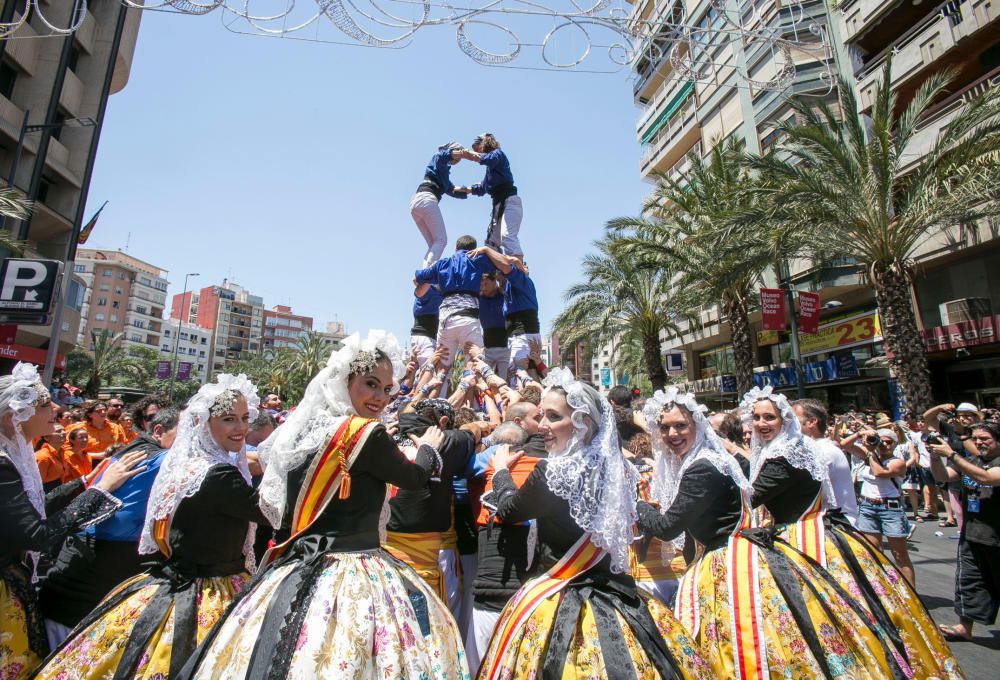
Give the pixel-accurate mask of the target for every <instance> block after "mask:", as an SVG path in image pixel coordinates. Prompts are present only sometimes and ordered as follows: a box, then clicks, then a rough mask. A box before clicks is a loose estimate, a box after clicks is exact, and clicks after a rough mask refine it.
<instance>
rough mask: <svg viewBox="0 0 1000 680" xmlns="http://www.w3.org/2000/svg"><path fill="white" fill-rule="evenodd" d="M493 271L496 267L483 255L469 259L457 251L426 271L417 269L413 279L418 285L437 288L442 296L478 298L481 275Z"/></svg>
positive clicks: (464, 253)
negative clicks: (428, 285)
mask: <svg viewBox="0 0 1000 680" xmlns="http://www.w3.org/2000/svg"><path fill="white" fill-rule="evenodd" d="M495 271H496V267H494V266H493V263H492V262H490V258H488V257H486V256H485V255H477V256H476V257H469V253H468V252H466V251H464V250H459V251H458V252H456V253H454V254H453V255H452V256H451V257H446V258H442V259H440V260H438V261H437V262H435V263H434V264H432V265H431V266H430V267H428V268H427V269H418V270H417V271H416V272H415V273H414V277H415V278H416V279H417V283H418V284H422V283H429V284H431V285H434V286H438V287H439V288H440V289H441V293H442V295H448V294H449V293H469V294H470V295H475V296H476V297H479V286H480V283H481V282H482V279H483V274H489V273H491V272H495Z"/></svg>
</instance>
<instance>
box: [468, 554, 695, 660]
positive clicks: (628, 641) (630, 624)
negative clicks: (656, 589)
mask: <svg viewBox="0 0 1000 680" xmlns="http://www.w3.org/2000/svg"><path fill="white" fill-rule="evenodd" d="M540 578H545V577H544V576H542V577H540ZM536 580H537V579H536ZM531 584H532V581H529V582H528V583H526V584H525V585H524V586H523V587H524V588H529V587H530V586H531ZM507 606H508V608H509V607H510V604H508V605H507ZM504 614H507V612H506V611H505V612H504ZM504 614H501V616H500V620H501V621H503V620H504V618H505V616H504ZM498 630H499V628H498V629H494V631H493V636H492V638H491V639H490V644H489V648H488V650H487V652H486V654H484V655H483V663H482V666H481V667H480V675H479V677H480V679H481V680H482V678H484V677H485V675H486V669H487V668H489V667H490V666H491V664H492V662H493V659H494V657H495V656H496V655H497V654H498V653H499V654H501V655H502V656H501V658H500V659H499V662H498V670H497V672H495V673H494V677H495V678H500V679H502V680H513V679H520V678H536V677H538V678H541V677H546V678H548V677H558V678H561V679H562V680H585V679H587V680H589V679H591V678H618V677H635V678H638V679H639V680H647V679H648V680H658V679H659V678H671V677H679V678H714V677H715V675H714V674H713V673H712V668H711V666H709V664H708V663H707V662H706V661H705V660H704V659H703V658H702V657H701V655H700V654H699V652H698V650H697V648H696V645H695V644H694V641H693V640H692V638H691V636H690V635H689V634H688V632H687V631H686V630H684V628H683V627H681V625H680V624H679V623H678V622H677V620H676V619H675V618H674V617H673V615H672V614H671V612H670V609H669V608H668V607H667V606H666V605H664V604H663V603H661V602H660V601H659V600H656V599H654V598H651V597H649V596H648V595H646V594H645V593H639V591H638V590H637V589H636V586H635V583H634V582H633V581H632V579H631V578H629V577H617V578H615V577H609V576H608V575H607V574H602V573H596V574H591V573H590V572H588V573H585V574H583V575H582V576H580V577H577V578H576V579H574V581H573V582H572V583H570V584H569V585H568V586H566V587H565V588H563V589H562V590H561V591H560V592H558V593H556V594H554V595H550V596H549V597H548V598H546V599H545V600H543V601H542V602H541V603H540V604H539V605H538V606H537V607H536V608H535V610H534V611H533V612H531V615H530V617H529V618H528V619H527V620H526V621H525V622H524V624H522V625H521V626H520V628H518V629H516V630H515V631H514V636H513V637H512V638H511V639H510V641H509V642H508V643H507V644H506V646H505V648H504V650H500V649H499V645H500V642H499V640H498V638H499V637H500V636H499V635H498V633H497V631H498ZM628 667H631V668H632V669H633V670H632V672H626V671H623V670H622V669H624V668H628Z"/></svg>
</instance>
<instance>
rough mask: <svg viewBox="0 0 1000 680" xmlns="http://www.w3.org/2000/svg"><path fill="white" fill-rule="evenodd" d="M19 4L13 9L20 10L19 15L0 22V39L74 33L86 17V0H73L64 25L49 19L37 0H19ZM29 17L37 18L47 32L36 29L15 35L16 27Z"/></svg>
mask: <svg viewBox="0 0 1000 680" xmlns="http://www.w3.org/2000/svg"><path fill="white" fill-rule="evenodd" d="M12 1H15V0H12ZM20 4H21V5H22V7H21V8H18V9H17V10H15V11H18V10H20V16H18V17H17V18H15V19H14V20H13V21H7V22H2V23H0V40H6V39H8V38H14V37H16V38H17V39H19V40H21V39H28V38H50V37H58V36H64V35H70V34H72V33H75V32H76V29H78V28H80V26H82V25H83V22H84V20H85V19H86V18H87V0H76V1H75V3H74V6H73V11H72V12H71V13H70V16H69V22H68V24H67V25H66V26H59V25H57V24H55V23H54V22H52V21H50V20H49V18H48V17H47V16H46V15H45V12H46V11H48V10H46V9H43V6H42V4H41V3H40V2H38V0H21V3H20ZM29 10H30V11H29ZM30 17H34V18H37V19H38V22H39V23H41V24H42V26H44V27H45V28H46V29H48V31H49V32H48V33H42V32H38V31H36V32H35V33H33V34H32V35H26V34H22V35H17V32H18V29H20V28H21V27H22V26H23V25H24V24H25V23H27V21H28V19H29V18H30ZM36 28H37V26H36Z"/></svg>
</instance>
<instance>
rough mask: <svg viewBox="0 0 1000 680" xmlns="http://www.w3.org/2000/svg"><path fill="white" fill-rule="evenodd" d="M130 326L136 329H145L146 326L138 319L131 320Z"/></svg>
mask: <svg viewBox="0 0 1000 680" xmlns="http://www.w3.org/2000/svg"><path fill="white" fill-rule="evenodd" d="M132 325H133V326H135V327H136V328H145V327H146V324H145V323H144V322H143V321H141V320H140V319H133V320H132Z"/></svg>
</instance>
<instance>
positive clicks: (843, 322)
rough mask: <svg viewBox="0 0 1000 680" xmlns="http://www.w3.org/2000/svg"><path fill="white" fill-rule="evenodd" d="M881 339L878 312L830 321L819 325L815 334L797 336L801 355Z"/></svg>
mask: <svg viewBox="0 0 1000 680" xmlns="http://www.w3.org/2000/svg"><path fill="white" fill-rule="evenodd" d="M881 339H882V327H881V324H880V323H879V318H878V312H876V311H871V312H864V313H862V314H859V315H857V316H854V317H850V318H847V319H839V320H837V321H831V322H830V323H825V324H823V325H822V326H820V327H819V328H818V329H817V331H816V333H815V334H810V335H802V336H800V337H799V350H800V351H801V353H802V356H808V355H810V354H819V353H820V352H829V351H830V350H834V349H847V348H848V347H856V346H858V345H865V344H868V343H872V342H876V341H878V340H881Z"/></svg>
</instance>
